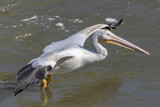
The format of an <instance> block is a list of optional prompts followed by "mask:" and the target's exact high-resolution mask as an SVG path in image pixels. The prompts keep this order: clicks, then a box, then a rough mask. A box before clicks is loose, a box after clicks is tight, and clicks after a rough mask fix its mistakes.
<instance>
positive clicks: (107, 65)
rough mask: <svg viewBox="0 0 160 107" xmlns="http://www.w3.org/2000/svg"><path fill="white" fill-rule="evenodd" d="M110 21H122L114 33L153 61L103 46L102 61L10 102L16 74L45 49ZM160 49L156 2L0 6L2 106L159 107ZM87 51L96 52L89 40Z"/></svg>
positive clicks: (55, 0)
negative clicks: (82, 30)
mask: <svg viewBox="0 0 160 107" xmlns="http://www.w3.org/2000/svg"><path fill="white" fill-rule="evenodd" d="M109 18H110V19H113V20H119V19H120V18H123V19H124V22H123V24H122V25H121V26H119V27H118V28H117V30H115V31H113V32H114V33H115V34H117V35H118V36H120V37H122V38H124V39H126V40H128V41H130V42H132V43H134V44H136V45H138V46H140V47H142V48H144V49H145V50H147V51H149V52H150V53H151V55H150V56H146V55H143V54H139V53H136V52H130V51H128V50H125V49H123V48H119V47H116V46H110V45H105V47H106V48H107V49H108V51H109V55H108V57H107V58H106V59H105V60H104V61H101V62H98V63H94V64H90V65H87V66H85V67H83V68H81V69H79V70H77V71H75V72H71V73H67V74H63V75H55V76H54V78H53V81H52V83H51V84H50V85H49V87H48V89H46V90H45V91H44V92H42V93H41V92H40V91H39V86H38V85H37V86H35V87H31V88H28V89H26V90H25V91H24V92H23V93H21V94H19V95H17V96H16V97H15V96H13V90H14V88H15V80H16V73H17V71H18V70H19V69H20V68H21V67H23V66H24V65H25V64H26V63H27V62H28V61H30V60H31V59H32V58H35V57H38V56H39V55H40V54H41V53H42V50H43V48H44V47H45V46H46V45H48V44H50V43H51V42H53V41H58V40H62V39H64V38H66V37H68V36H70V35H71V34H74V33H76V32H77V31H79V30H81V29H83V28H86V27H88V26H91V25H94V24H98V23H108V22H107V21H108V19H109ZM111 21H112V20H111ZM159 46H160V0H98V1H93V0H81V1H75V0H67V1H65V0H34V1H33V0H1V1H0V106H2V107H10V106H12V107H17V106H19V107H22V106H23V107H28V106H34V107H36V106H37V107H39V106H43V105H44V106H47V107H151V106H154V107H158V106H159V105H160V102H159V101H160V78H159V77H160V71H159V69H160V67H159V65H160V59H159V57H160V49H159ZM85 47H86V48H89V49H94V48H92V43H91V40H90V39H89V40H88V42H87V43H86V44H85Z"/></svg>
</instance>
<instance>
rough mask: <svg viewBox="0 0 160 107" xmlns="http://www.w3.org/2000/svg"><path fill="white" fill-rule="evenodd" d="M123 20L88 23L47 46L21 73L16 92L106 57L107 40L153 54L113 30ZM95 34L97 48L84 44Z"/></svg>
mask: <svg viewBox="0 0 160 107" xmlns="http://www.w3.org/2000/svg"><path fill="white" fill-rule="evenodd" d="M122 20H123V19H121V20H120V21H119V22H118V23H117V24H115V25H113V24H97V25H93V26H90V27H87V28H85V29H83V30H81V31H79V32H77V33H75V34H73V35H71V36H70V37H68V38H66V39H64V40H61V41H57V42H52V43H51V44H50V45H48V46H46V47H45V48H44V50H43V54H42V55H41V56H40V57H38V58H35V59H33V60H31V61H30V62H29V63H28V64H27V65H26V66H25V67H23V68H22V69H20V70H19V72H18V73H17V81H16V88H15V90H14V95H15V96H16V95H17V94H18V93H20V92H22V91H23V90H24V89H26V88H28V87H30V86H34V85H36V84H38V83H41V90H44V89H45V88H46V87H47V85H48V84H49V83H50V82H51V80H52V75H53V74H57V73H66V72H71V71H73V70H76V69H78V68H80V67H83V66H84V65H86V64H88V63H93V62H97V61H102V60H104V59H105V58H106V57H107V55H108V52H107V49H106V48H104V47H103V45H102V44H104V43H106V44H113V45H117V46H121V47H123V48H127V49H129V50H132V51H137V52H140V53H144V54H147V55H149V53H148V52H146V51H145V50H143V49H141V48H140V47H138V46H136V45H134V44H132V43H130V42H128V41H126V40H124V39H122V38H120V37H118V36H116V35H115V34H114V33H112V32H111V29H115V28H116V27H117V26H119V25H120V24H121V23H122ZM91 35H92V42H93V45H94V47H95V48H96V52H94V51H91V50H88V49H86V48H84V47H83V45H84V43H85V41H86V39H87V38H88V37H89V36H91Z"/></svg>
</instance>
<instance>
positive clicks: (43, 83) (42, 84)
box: [41, 79, 47, 90]
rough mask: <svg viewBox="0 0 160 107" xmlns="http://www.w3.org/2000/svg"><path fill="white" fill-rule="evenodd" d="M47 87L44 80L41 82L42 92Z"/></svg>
mask: <svg viewBox="0 0 160 107" xmlns="http://www.w3.org/2000/svg"><path fill="white" fill-rule="evenodd" d="M46 87H47V81H46V80H45V79H43V80H42V82H41V90H44V89H45V88H46Z"/></svg>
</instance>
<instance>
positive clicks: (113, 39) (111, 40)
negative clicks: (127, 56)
mask: <svg viewBox="0 0 160 107" xmlns="http://www.w3.org/2000/svg"><path fill="white" fill-rule="evenodd" d="M98 32H99V33H101V36H100V43H101V44H103V43H107V44H113V45H117V46H121V47H123V48H127V49H130V50H132V51H137V52H140V53H144V54H147V55H150V53H149V52H146V51H145V50H143V49H142V48H140V47H138V46H136V45H134V44H132V43H130V42H128V41H126V40H124V39H122V38H120V37H118V36H116V35H115V34H113V33H112V32H111V30H110V29H100V30H99V31H98Z"/></svg>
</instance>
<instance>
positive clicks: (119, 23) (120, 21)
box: [113, 18, 123, 28]
mask: <svg viewBox="0 0 160 107" xmlns="http://www.w3.org/2000/svg"><path fill="white" fill-rule="evenodd" d="M122 21H123V18H121V19H120V20H119V22H118V23H117V24H115V25H113V26H114V27H115V28H116V27H117V26H119V25H121V23H122Z"/></svg>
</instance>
